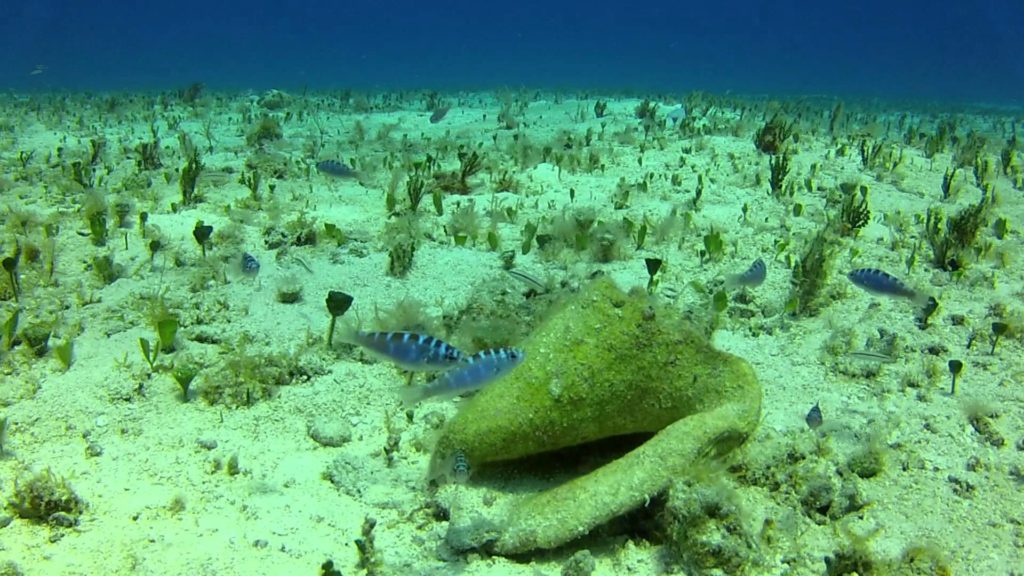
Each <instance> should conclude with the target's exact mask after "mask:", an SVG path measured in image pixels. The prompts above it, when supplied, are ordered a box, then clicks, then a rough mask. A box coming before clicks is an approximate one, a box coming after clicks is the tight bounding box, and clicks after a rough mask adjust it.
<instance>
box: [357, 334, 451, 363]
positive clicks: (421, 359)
mask: <svg viewBox="0 0 1024 576" xmlns="http://www.w3.org/2000/svg"><path fill="white" fill-rule="evenodd" d="M347 340H348V341H350V342H351V343H353V344H358V345H359V346H362V347H363V348H365V349H367V350H369V351H370V352H373V353H374V354H377V355H378V356H380V357H382V358H384V359H385V360H389V361H391V362H394V363H395V364H398V365H399V366H401V367H402V368H403V369H405V370H412V371H430V370H446V369H448V368H451V367H452V366H455V365H457V364H458V363H459V362H461V361H462V360H463V358H465V355H464V354H463V353H462V352H461V351H460V350H459V349H458V348H456V347H454V346H452V345H451V344H448V343H447V342H445V341H443V340H438V339H437V338H434V337H433V336H428V335H426V334H414V333H412V332H363V331H357V332H353V333H352V334H351V335H349V337H348V338H347Z"/></svg>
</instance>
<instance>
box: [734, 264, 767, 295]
mask: <svg viewBox="0 0 1024 576" xmlns="http://www.w3.org/2000/svg"><path fill="white" fill-rule="evenodd" d="M767 276H768V267H767V266H765V263H764V260H762V259H760V258H758V259H757V260H754V262H753V263H752V264H751V265H750V268H747V270H746V272H744V273H742V274H731V275H729V276H728V277H727V278H726V279H725V287H726V288H729V289H732V288H738V287H740V286H744V287H746V288H757V287H758V286H760V285H761V284H762V283H764V279H765V278H766V277H767Z"/></svg>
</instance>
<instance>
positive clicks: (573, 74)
mask: <svg viewBox="0 0 1024 576" xmlns="http://www.w3.org/2000/svg"><path fill="white" fill-rule="evenodd" d="M3 4H4V5H3V7H0V88H3V89H15V90H19V91H27V90H52V89H66V90H83V89H89V90H113V89H133V90H134V89H145V90H153V89H156V90H162V89H169V88H178V87H181V86H183V85H185V84H188V83H190V82H194V81H200V82H203V83H204V84H206V85H207V86H208V87H210V88H223V89H250V88H251V89H266V88H271V87H274V88H283V89H291V90H295V89H300V88H303V87H308V88H311V89H329V88H342V87H350V88H379V89H402V88H434V89H457V88H493V87H520V86H526V87H531V88H553V89H558V88H567V89H580V88H582V89H598V90H627V91H634V92H643V91H652V90H653V91H666V92H668V91H671V92H685V91H690V90H708V91H714V92H725V91H733V92H738V93H743V94H772V95H786V94H827V95H836V96H842V97H855V96H867V97H882V98H886V99H908V98H909V99H915V100H927V101H939V102H942V101H952V102H963V101H969V102H984V103H997V104H1021V103H1024V29H1022V23H1024V2H1021V0H967V1H955V2H952V1H947V2H943V1H939V2H936V1H934V0H932V1H922V0H907V1H901V0H888V1H885V2H881V1H878V0H867V1H858V2H824V1H820V0H817V1H793V0H791V1H786V0H738V1H735V2H693V3H690V2H685V1H682V0H674V1H665V0H655V1H647V2H642V3H634V2H630V3H628V4H627V3H626V2H609V1H601V0H596V1H579V0H576V1H572V2H568V1H567V2H558V1H557V0H548V1H537V0H523V1H519V2H496V3H492V2H484V1H482V0H478V1H474V2H468V1H466V0H458V1H454V2H445V1H443V0H438V1H433V2H424V1H422V0H416V1H412V0H407V1H388V0H381V1H379V2H365V3H354V4H353V3H350V2H345V1H336V2H328V1H322V0H318V1H310V2H296V3H285V2H271V1H266V0H263V1H259V0H253V1H248V2H218V1H217V0H208V1H205V2H197V1H195V0H176V1H171V2H164V3H157V2H124V1H112V0H93V1H90V2H80V1H71V0H30V1H21V2H14V1H12V2H4V3H3ZM289 4H294V5H296V6H298V7H293V6H290V5H289ZM840 4H842V5H841V6H840ZM937 5H941V8H936V7H935V6H937ZM634 6H640V7H634ZM37 66H41V67H40V68H39V69H38V70H36V67H37ZM33 71H35V72H36V73H34V74H33Z"/></svg>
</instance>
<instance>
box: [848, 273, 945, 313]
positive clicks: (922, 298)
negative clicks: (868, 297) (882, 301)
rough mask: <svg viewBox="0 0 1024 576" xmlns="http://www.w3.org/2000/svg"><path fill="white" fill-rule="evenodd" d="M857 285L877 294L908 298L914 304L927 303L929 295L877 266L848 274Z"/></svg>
mask: <svg viewBox="0 0 1024 576" xmlns="http://www.w3.org/2000/svg"><path fill="white" fill-rule="evenodd" d="M846 277H847V278H849V279H850V282H853V284H854V285H855V286H857V287H858V288H861V289H862V290H864V291H866V292H870V293H871V294H874V295H876V296H890V297H894V298H906V299H907V300H910V301H912V302H913V303H914V304H918V305H922V306H923V305H925V304H927V303H928V300H929V297H928V295H927V294H923V293H921V292H918V291H917V290H914V289H913V288H911V287H910V286H907V285H906V284H905V283H904V282H903V281H902V280H900V279H899V278H897V277H895V276H893V275H892V274H889V273H888V272H884V271H882V270H879V269H877V268H858V269H856V270H853V271H852V272H850V273H849V274H847V275H846Z"/></svg>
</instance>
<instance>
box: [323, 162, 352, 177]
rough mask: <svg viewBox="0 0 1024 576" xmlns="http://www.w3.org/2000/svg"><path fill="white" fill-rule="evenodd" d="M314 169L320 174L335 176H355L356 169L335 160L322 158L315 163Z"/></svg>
mask: <svg viewBox="0 0 1024 576" xmlns="http://www.w3.org/2000/svg"><path fill="white" fill-rule="evenodd" d="M316 169H317V170H318V171H319V172H320V173H321V174H327V175H329V176H334V177H336V178H356V177H357V176H358V174H356V171H355V170H353V169H351V168H349V167H348V166H346V165H344V164H342V163H341V162H338V161H337V160H323V161H321V162H317V163H316Z"/></svg>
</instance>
